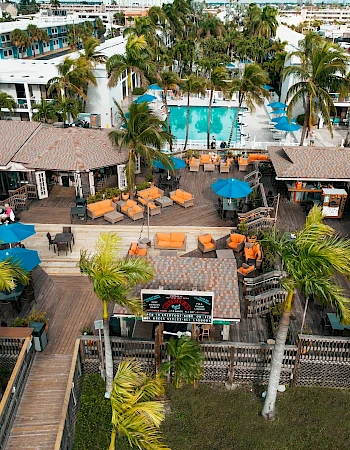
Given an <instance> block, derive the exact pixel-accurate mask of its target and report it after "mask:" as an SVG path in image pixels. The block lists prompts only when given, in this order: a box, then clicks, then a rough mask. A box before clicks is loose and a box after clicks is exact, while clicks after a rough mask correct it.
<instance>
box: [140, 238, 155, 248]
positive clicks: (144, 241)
mask: <svg viewBox="0 0 350 450" xmlns="http://www.w3.org/2000/svg"><path fill="white" fill-rule="evenodd" d="M151 245H152V241H151V240H150V239H148V238H142V239H140V240H139V242H138V244H137V246H138V247H139V248H147V247H151Z"/></svg>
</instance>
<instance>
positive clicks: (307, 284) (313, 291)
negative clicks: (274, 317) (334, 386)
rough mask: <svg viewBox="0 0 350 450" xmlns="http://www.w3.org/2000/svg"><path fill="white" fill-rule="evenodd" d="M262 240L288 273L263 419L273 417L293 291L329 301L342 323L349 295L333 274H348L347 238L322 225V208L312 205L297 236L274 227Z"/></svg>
mask: <svg viewBox="0 0 350 450" xmlns="http://www.w3.org/2000/svg"><path fill="white" fill-rule="evenodd" d="M265 241H266V242H267V243H269V244H270V245H271V248H273V249H274V250H275V252H276V253H277V255H279V257H280V258H281V260H282V265H283V269H284V270H285V271H286V273H287V278H286V279H285V280H284V286H285V288H286V290H287V292H288V294H287V299H286V301H285V303H284V309H283V313H282V316H281V319H280V323H279V326H278V331H277V337H276V343H275V347H274V351H273V355H272V363H271V369H270V378H269V384H268V389H267V395H266V398H265V404H264V407H263V411H262V415H263V416H264V417H265V418H266V419H274V417H275V414H276V411H275V402H276V394H277V388H278V385H279V380H280V374H281V367H282V362H283V358H284V350H285V343H286V337H287V332H288V327H289V321H290V314H291V310H292V307H293V298H294V294H295V291H296V290H299V291H301V292H303V293H304V294H305V296H306V297H308V296H310V295H313V296H315V297H317V299H318V301H319V302H320V303H321V304H323V305H325V306H327V305H332V306H333V307H334V308H335V309H336V311H337V314H338V315H339V317H340V319H341V321H342V323H344V324H349V323H350V310H349V299H348V298H347V297H346V296H345V293H344V291H343V290H342V288H340V287H339V286H338V285H337V283H336V280H335V278H334V276H335V275H336V274H340V275H343V276H346V277H348V278H349V277H350V265H349V260H350V240H348V239H344V238H341V237H339V236H338V235H337V234H336V232H335V230H334V229H333V228H331V227H329V226H328V225H324V223H323V214H322V211H321V208H320V207H317V206H315V207H314V208H313V209H312V210H311V211H310V213H309V215H308V217H307V218H306V223H305V226H304V228H303V229H302V231H301V232H300V233H298V234H297V237H296V239H294V240H293V241H287V240H286V237H285V235H279V234H278V233H277V232H276V231H274V232H272V233H271V234H268V235H266V236H265Z"/></svg>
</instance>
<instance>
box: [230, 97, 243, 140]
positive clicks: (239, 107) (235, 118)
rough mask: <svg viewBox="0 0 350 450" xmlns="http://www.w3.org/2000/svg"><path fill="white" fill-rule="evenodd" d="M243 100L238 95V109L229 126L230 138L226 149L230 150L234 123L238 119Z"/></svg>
mask: <svg viewBox="0 0 350 450" xmlns="http://www.w3.org/2000/svg"><path fill="white" fill-rule="evenodd" d="M243 99H244V95H240V94H239V103H238V109H237V113H236V115H235V117H234V119H233V121H232V126H231V131H230V136H229V138H228V142H227V147H228V148H230V145H231V141H232V136H233V132H234V130H235V125H236V122H237V120H238V117H239V116H238V113H239V112H240V109H241V107H242V104H243Z"/></svg>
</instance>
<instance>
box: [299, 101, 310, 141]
mask: <svg viewBox="0 0 350 450" xmlns="http://www.w3.org/2000/svg"><path fill="white" fill-rule="evenodd" d="M308 110H309V107H308V105H307V106H306V111H305V117H304V123H303V129H302V132H301V138H300V144H299V145H300V146H303V145H304V140H305V136H306V130H307V129H308V117H307V116H308V114H309V113H308Z"/></svg>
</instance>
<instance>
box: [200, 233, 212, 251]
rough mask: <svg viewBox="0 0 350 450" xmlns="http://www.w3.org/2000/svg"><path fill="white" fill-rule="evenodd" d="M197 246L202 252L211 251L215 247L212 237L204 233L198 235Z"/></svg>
mask: <svg viewBox="0 0 350 450" xmlns="http://www.w3.org/2000/svg"><path fill="white" fill-rule="evenodd" d="M198 248H199V250H201V251H202V252H203V253H207V252H211V251H212V250H215V249H216V242H215V240H214V239H213V238H212V235H211V234H205V235H204V236H198Z"/></svg>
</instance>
